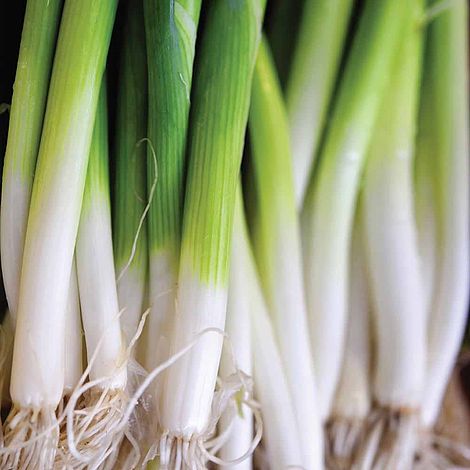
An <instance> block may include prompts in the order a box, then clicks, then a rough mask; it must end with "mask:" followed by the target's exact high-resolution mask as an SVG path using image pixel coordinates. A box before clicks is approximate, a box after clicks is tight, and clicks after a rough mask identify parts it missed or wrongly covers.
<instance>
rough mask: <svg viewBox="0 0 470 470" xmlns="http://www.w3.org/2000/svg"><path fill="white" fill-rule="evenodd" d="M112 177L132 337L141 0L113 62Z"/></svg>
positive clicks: (139, 199)
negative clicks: (115, 70)
mask: <svg viewBox="0 0 470 470" xmlns="http://www.w3.org/2000/svg"><path fill="white" fill-rule="evenodd" d="M116 120H117V122H116V180H115V188H114V189H115V199H114V219H113V242H114V260H115V264H116V274H117V276H118V281H117V292H118V300H119V308H120V310H121V311H122V314H121V326H122V329H123V332H124V334H125V336H126V340H127V342H129V341H131V340H132V338H133V337H134V335H135V333H136V330H137V326H138V324H139V320H140V317H141V314H142V310H143V307H144V296H145V285H146V280H147V265H148V256H147V224H146V222H145V223H144V224H143V225H142V227H141V229H140V231H139V224H140V222H141V218H142V215H143V212H144V209H145V206H146V204H147V191H146V187H147V182H146V175H147V172H146V164H147V162H146V146H145V145H144V143H143V142H141V140H142V139H143V138H144V137H146V135H147V57H146V53H145V31H144V17H143V6H142V2H141V1H138V0H137V1H136V0H134V1H132V2H129V10H128V17H127V23H126V26H125V33H124V39H123V46H122V55H121V62H120V68H119V85H118V97H117V118H116Z"/></svg>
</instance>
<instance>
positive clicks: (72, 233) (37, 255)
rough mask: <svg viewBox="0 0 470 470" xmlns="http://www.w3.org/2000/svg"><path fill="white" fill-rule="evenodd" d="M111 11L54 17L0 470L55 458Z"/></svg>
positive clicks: (108, 6) (84, 4)
mask: <svg viewBox="0 0 470 470" xmlns="http://www.w3.org/2000/svg"><path fill="white" fill-rule="evenodd" d="M116 4H117V2H115V1H110V0H106V1H104V0H103V1H96V0H93V1H91V0H79V1H75V0H74V1H70V0H67V1H66V3H65V6H64V10H63V13H62V20H61V25H60V31H59V36H58V42H57V49H56V51H55V56H54V65H53V70H52V76H51V80H50V85H49V91H48V97H47V106H46V113H45V117H44V124H43V128H42V134H41V139H40V142H41V143H40V147H39V153H38V159H37V165H36V171H35V176H34V183H33V190H32V195H31V203H30V208H29V215H28V223H27V229H26V238H25V243H24V253H23V262H22V268H21V281H20V290H19V298H18V311H17V322H16V331H15V342H14V350H13V364H12V376H11V387H10V392H11V398H12V401H13V408H12V410H11V412H10V415H9V416H8V418H7V420H6V422H5V424H4V430H3V432H4V445H5V447H4V450H3V456H2V461H3V463H2V465H4V466H5V468H12V467H13V468H14V467H15V466H16V465H18V464H19V465H20V466H21V465H23V464H24V463H25V462H29V465H30V466H33V467H35V468H52V466H53V462H54V458H55V454H56V449H57V440H58V436H59V432H58V423H57V418H56V415H55V410H56V408H57V406H58V404H59V403H60V401H61V398H62V395H63V389H64V378H65V377H64V375H65V374H64V370H65V367H64V363H65V354H64V347H65V334H66V333H65V332H66V311H67V297H68V291H69V283H70V274H71V271H72V262H73V256H74V247H75V239H76V235H77V230H78V223H79V219H80V210H81V203H82V197H83V191H84V185H85V176H86V168H87V163H88V155H89V148H90V144H91V137H92V131H93V122H94V116H95V111H96V106H97V102H98V94H99V89H100V84H101V78H102V75H103V71H104V67H105V60H106V55H107V52H108V47H109V42H110V37H111V30H112V26H113V22H114V16H115V11H116ZM83 12H86V15H85V14H83ZM31 331H34V335H31ZM32 417H34V419H32ZM31 423H32V424H31ZM26 429H28V432H26ZM11 443H15V445H14V446H12V447H11V448H9V446H10V445H11Z"/></svg>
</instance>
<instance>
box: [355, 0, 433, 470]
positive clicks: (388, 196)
mask: <svg viewBox="0 0 470 470" xmlns="http://www.w3.org/2000/svg"><path fill="white" fill-rule="evenodd" d="M410 6H411V9H410V11H409V13H408V16H407V20H406V26H405V29H404V30H403V33H402V40H401V45H400V47H399V48H398V49H397V51H396V57H395V61H394V65H393V69H392V71H391V74H390V78H389V83H388V88H387V94H386V95H385V96H384V99H383V101H382V105H381V108H380V111H379V116H378V119H377V123H376V127H375V132H374V137H373V139H372V142H371V145H370V148H369V158H368V162H367V167H366V172H365V178H364V225H365V237H366V252H367V259H368V272H369V274H370V285H371V294H372V298H373V302H374V322H373V325H374V337H375V338H376V341H377V343H376V344H377V355H376V360H375V364H374V380H373V384H372V393H373V397H374V400H375V403H376V409H375V411H374V414H373V419H372V423H371V424H370V427H371V430H370V431H369V432H370V440H371V441H374V442H376V443H377V446H378V448H377V450H376V451H375V455H374V457H373V462H375V463H376V464H377V465H379V463H380V465H387V466H391V467H393V468H408V467H409V466H411V465H412V463H413V459H414V453H415V447H416V445H417V438H418V423H419V414H420V406H421V403H422V399H423V393H425V390H424V388H423V387H424V373H425V365H426V310H425V299H424V289H423V282H422V281H423V280H422V276H421V266H420V257H419V247H418V230H417V223H416V216H415V210H414V180H413V176H414V175H413V170H414V156H415V134H416V129H417V115H418V103H419V101H418V99H419V88H420V81H421V68H422V67H421V62H422V60H421V59H422V44H423V32H424V30H423V28H422V27H421V23H420V22H421V19H422V15H423V1H422V0H415V1H413V2H410ZM378 429H380V432H379V433H378V434H377V430H378ZM377 435H379V436H380V438H379V439H377ZM370 452H371V454H372V453H373V451H370ZM367 458H369V457H367Z"/></svg>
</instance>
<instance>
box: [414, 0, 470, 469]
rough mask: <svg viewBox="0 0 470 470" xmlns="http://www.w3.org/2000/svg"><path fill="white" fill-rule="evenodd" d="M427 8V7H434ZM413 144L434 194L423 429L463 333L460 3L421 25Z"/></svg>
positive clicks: (465, 202) (463, 20)
mask: <svg viewBox="0 0 470 470" xmlns="http://www.w3.org/2000/svg"><path fill="white" fill-rule="evenodd" d="M434 3H435V2H431V4H434ZM424 77H425V84H424V85H425V86H424V88H423V96H422V100H423V107H424V105H425V103H427V104H426V106H427V107H428V108H429V109H431V114H429V115H428V114H426V115H424V114H422V115H421V118H422V120H424V121H425V123H423V126H422V128H424V129H423V133H422V134H421V136H420V141H421V140H422V139H426V141H428V142H429V145H428V146H427V149H428V153H427V155H426V158H429V160H430V161H431V162H432V163H430V166H431V167H432V173H431V175H430V176H429V177H430V179H431V181H432V183H431V184H435V192H436V199H437V205H436V222H437V227H436V240H437V243H436V250H437V252H436V273H435V277H434V287H433V297H432V302H431V303H430V305H431V310H430V313H429V315H430V316H429V323H428V360H427V371H426V381H425V389H426V394H425V396H424V402H423V408H422V420H423V424H424V426H426V427H428V428H431V427H432V426H433V425H434V424H435V422H436V420H437V416H438V413H439V410H440V407H441V403H442V398H443V395H444V391H445V388H446V384H447V381H448V380H449V377H450V374H451V371H452V367H453V364H454V361H455V358H456V356H457V353H458V351H459V346H460V343H461V340H462V337H463V334H464V328H465V321H466V318H467V308H468V285H469V265H470V262H469V189H468V181H469V114H468V113H469V111H468V4H467V3H466V2H455V3H454V4H452V5H451V6H449V8H448V10H447V11H444V12H442V13H441V14H440V15H439V16H438V17H437V18H435V19H434V20H433V22H432V23H431V24H430V25H429V33H428V44H427V51H426V62H425V74H424ZM466 465H468V462H467V463H466Z"/></svg>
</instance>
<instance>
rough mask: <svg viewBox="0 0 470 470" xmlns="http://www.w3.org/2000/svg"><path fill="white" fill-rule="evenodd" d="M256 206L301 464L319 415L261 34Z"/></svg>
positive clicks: (314, 456)
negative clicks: (299, 440) (295, 423)
mask: <svg viewBox="0 0 470 470" xmlns="http://www.w3.org/2000/svg"><path fill="white" fill-rule="evenodd" d="M249 129H250V141H251V147H252V157H253V158H252V160H253V161H252V166H253V173H254V175H253V179H254V184H255V188H256V189H255V192H256V195H255V198H256V202H255V205H256V209H255V214H254V216H253V239H254V247H255V256H256V261H257V264H258V268H259V273H260V279H261V283H262V286H263V290H264V293H265V298H266V302H267V305H268V309H269V312H270V313H271V315H272V320H273V325H274V329H275V332H276V338H277V341H278V342H279V346H280V351H281V357H282V360H283V364H284V368H285V371H286V373H287V376H288V381H289V387H290V393H291V396H292V402H293V405H294V410H295V415H296V420H297V426H298V430H299V436H300V439H301V449H302V466H303V467H304V468H307V469H313V468H320V467H321V465H322V462H323V438H322V435H323V433H322V427H321V420H320V417H319V414H318V409H317V406H316V405H317V400H316V385H315V378H314V365H313V361H312V351H311V347H310V338H309V331H308V320H307V307H306V303H305V293H304V287H303V272H302V260H301V246H300V243H301V241H300V227H299V220H298V216H297V210H296V205H295V196H294V179H293V174H292V158H291V153H290V141H289V128H288V124H287V114H286V111H285V107H284V102H283V99H282V95H281V90H280V86H279V83H278V80H277V75H276V72H275V69H274V65H273V62H272V59H271V56H270V51H269V48H268V45H267V43H266V42H265V41H262V42H261V45H260V48H259V52H258V59H257V61H256V66H255V73H254V77H253V85H252V95H251V107H250V117H249Z"/></svg>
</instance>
